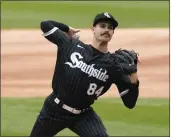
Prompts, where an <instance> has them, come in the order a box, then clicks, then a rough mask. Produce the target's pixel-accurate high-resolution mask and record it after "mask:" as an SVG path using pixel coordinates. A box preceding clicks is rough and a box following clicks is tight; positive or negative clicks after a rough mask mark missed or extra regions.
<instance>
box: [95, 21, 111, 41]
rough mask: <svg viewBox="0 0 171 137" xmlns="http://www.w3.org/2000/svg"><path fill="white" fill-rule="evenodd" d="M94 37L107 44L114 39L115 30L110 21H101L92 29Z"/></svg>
mask: <svg viewBox="0 0 171 137" xmlns="http://www.w3.org/2000/svg"><path fill="white" fill-rule="evenodd" d="M92 31H93V34H94V37H95V38H96V39H97V40H98V41H101V42H104V43H107V42H109V41H110V40H111V39H112V36H113V34H114V28H113V26H112V24H111V22H110V21H101V22H99V23H97V24H96V26H95V27H93V28H92Z"/></svg>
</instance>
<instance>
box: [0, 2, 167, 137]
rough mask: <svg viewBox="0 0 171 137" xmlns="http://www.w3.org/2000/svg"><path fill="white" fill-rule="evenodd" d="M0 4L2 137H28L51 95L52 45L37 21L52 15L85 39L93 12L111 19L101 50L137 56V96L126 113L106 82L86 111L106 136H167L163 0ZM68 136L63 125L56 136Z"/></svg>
mask: <svg viewBox="0 0 171 137" xmlns="http://www.w3.org/2000/svg"><path fill="white" fill-rule="evenodd" d="M1 9H2V12H1V110H2V115H1V119H2V120H1V124H2V126H1V135H2V136H28V135H29V133H30V130H31V129H32V126H33V124H34V121H35V119H36V117H37V115H38V113H39V111H40V109H41V106H42V104H43V102H44V99H45V97H46V96H47V95H49V94H50V93H51V92H52V88H51V80H52V76H53V72H54V67H55V62H56V54H57V46H56V45H54V44H52V43H50V42H49V41H47V40H46V39H45V38H44V37H43V36H42V31H41V29H40V22H41V21H43V20H56V21H59V22H63V23H65V24H67V25H69V26H72V27H74V28H78V29H80V30H81V33H80V39H81V40H82V41H83V42H85V43H91V40H92V36H93V35H92V33H91V27H92V23H93V19H94V17H95V15H96V14H97V13H101V12H109V13H111V14H112V15H113V16H114V17H115V18H116V20H117V21H118V22H119V26H118V28H117V29H116V30H115V34H114V36H113V39H112V40H111V42H110V43H109V50H110V51H111V52H114V51H115V50H116V49H118V48H126V49H134V50H135V51H136V52H137V53H139V58H140V64H139V66H138V75H139V79H140V96H139V99H138V102H137V106H136V107H135V108H134V109H132V110H129V109H127V108H126V107H125V106H124V105H123V103H122V100H121V99H120V98H119V94H118V91H117V88H116V87H115V85H112V86H111V88H110V89H109V91H108V92H107V93H106V94H105V95H104V96H103V97H101V98H100V99H99V100H98V101H97V102H96V103H95V104H94V105H93V107H94V109H95V110H96V112H97V113H98V114H99V116H100V117H101V118H102V120H103V122H104V124H105V126H106V128H107V131H108V133H109V135H111V136H168V135H169V2H167V1H127V2H126V1H121V2H117V1H114V2H112V1H110V2H108V1H105V2H103V1H80V2H77V1H60V2H55V1H53V2H52V1H47V2H45V1H39V2H38V1H35V2H34V1H24V2H22V1H20V2H17V1H15V2H12V1H8V2H7V1H6V2H5V1H3V2H1ZM123 129H124V131H123ZM71 135H73V136H74V135H75V134H74V133H72V132H71V131H69V130H67V129H66V130H63V131H62V132H61V133H59V135H58V136H71Z"/></svg>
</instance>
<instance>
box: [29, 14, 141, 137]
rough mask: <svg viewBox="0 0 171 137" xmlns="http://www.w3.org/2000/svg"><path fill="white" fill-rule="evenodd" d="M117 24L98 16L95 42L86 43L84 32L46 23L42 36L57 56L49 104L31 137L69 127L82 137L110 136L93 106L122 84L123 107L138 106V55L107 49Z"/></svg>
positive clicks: (107, 16) (106, 16)
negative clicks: (55, 47)
mask: <svg viewBox="0 0 171 137" xmlns="http://www.w3.org/2000/svg"><path fill="white" fill-rule="evenodd" d="M117 26H118V22H117V21H116V19H115V18H114V17H113V16H112V15H111V14H109V13H107V12H105V13H99V14H97V15H96V16H95V18H94V21H93V25H92V33H93V40H92V43H91V44H85V43H84V42H82V41H80V40H79V39H78V38H77V37H74V36H75V34H76V33H77V32H79V30H77V29H74V28H72V27H69V26H67V25H65V24H63V23H60V22H56V21H52V20H47V21H42V22H41V30H42V31H43V36H44V37H45V38H46V39H47V40H48V41H50V42H52V43H53V44H55V45H57V49H58V53H57V60H56V66H55V70H54V75H53V80H52V93H51V94H50V95H49V96H48V97H47V98H46V99H45V101H44V104H43V107H42V109H41V111H40V113H39V115H38V117H37V119H36V121H35V124H34V126H33V129H32V131H31V134H30V136H31V137H53V136H55V135H56V134H57V133H59V132H60V131H62V130H63V129H65V128H68V129H70V130H71V131H73V132H74V133H76V134H77V135H79V136H81V137H108V133H107V130H106V128H105V127H104V124H103V122H102V120H101V118H100V117H99V116H98V115H97V113H96V112H95V111H94V110H93V108H92V107H91V105H92V104H93V103H94V102H95V100H97V98H98V97H100V96H102V95H103V94H104V93H105V92H107V91H108V89H109V88H110V87H111V85H112V84H115V85H116V86H117V88H118V91H119V93H120V97H121V98H122V101H123V103H124V105H125V106H126V107H127V108H129V109H132V108H134V106H135V105H136V101H137V98H138V94H139V80H138V76H137V63H138V56H137V54H136V53H135V52H134V51H128V50H124V49H118V50H116V51H115V52H114V53H110V52H109V51H108V42H109V41H110V40H111V39H112V36H113V34H114V31H115V29H116V27H117ZM111 109H115V108H114V107H113V108H111Z"/></svg>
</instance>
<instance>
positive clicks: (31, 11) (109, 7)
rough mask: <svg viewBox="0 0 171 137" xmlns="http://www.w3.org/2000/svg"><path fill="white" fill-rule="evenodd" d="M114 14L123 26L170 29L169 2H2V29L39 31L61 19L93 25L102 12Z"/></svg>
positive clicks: (70, 23)
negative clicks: (40, 26) (42, 27)
mask: <svg viewBox="0 0 171 137" xmlns="http://www.w3.org/2000/svg"><path fill="white" fill-rule="evenodd" d="M104 11H107V12H110V13H112V14H113V15H114V17H115V18H116V19H117V20H118V22H119V27H120V28H122V27H138V28H139V27H140V28H141V27H169V2H168V1H163V2H162V1H127V2H126V1H121V2H118V1H113V2H112V1H110V2H107V1H106V2H102V1H99V2H98V1H93V2H91V1H87V2H85V1H80V2H77V1H75V2H73V1H72V2H71V1H66V2H64V1H63V2H62V1H60V2H45V1H44V2H43V1H42V2H34V1H27V2H21V1H20V2H17V1H15V2H11V1H8V2H5V1H3V2H2V13H1V15H2V16H1V19H2V28H3V29H9V28H37V27H39V24H40V22H41V21H42V20H48V19H52V20H58V21H61V22H64V23H66V24H68V25H71V26H73V27H79V28H87V27H91V26H92V21H93V19H94V16H95V15H96V14H97V13H99V12H104Z"/></svg>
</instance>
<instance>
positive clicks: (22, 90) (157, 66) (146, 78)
mask: <svg viewBox="0 0 171 137" xmlns="http://www.w3.org/2000/svg"><path fill="white" fill-rule="evenodd" d="M1 34H2V37H1V40H2V47H1V57H2V58H1V63H2V73H1V74H2V75H1V83H2V84H1V91H2V92H1V95H2V96H10V97H38V96H46V95H48V94H49V93H50V92H51V91H52V89H51V79H52V76H53V71H54V66H55V61H56V52H57V50H56V49H57V48H56V46H55V45H53V44H52V43H50V42H49V41H47V40H46V39H45V38H43V37H42V35H41V34H42V32H41V31H40V30H3V31H1ZM80 35H81V38H80V39H81V40H82V41H83V42H85V43H91V39H92V33H91V30H82V31H81V33H80ZM118 48H126V49H134V50H135V51H136V52H138V53H139V54H140V56H139V57H140V62H141V63H140V64H139V69H138V75H139V79H140V97H169V29H117V30H116V31H115V34H114V37H113V39H112V41H111V42H110V43H109V49H110V51H114V50H116V49H118ZM104 96H108V97H118V96H119V94H118V92H117V89H116V87H115V85H113V86H112V87H111V88H110V90H109V91H108V92H107V93H106V94H105V95H104Z"/></svg>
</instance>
